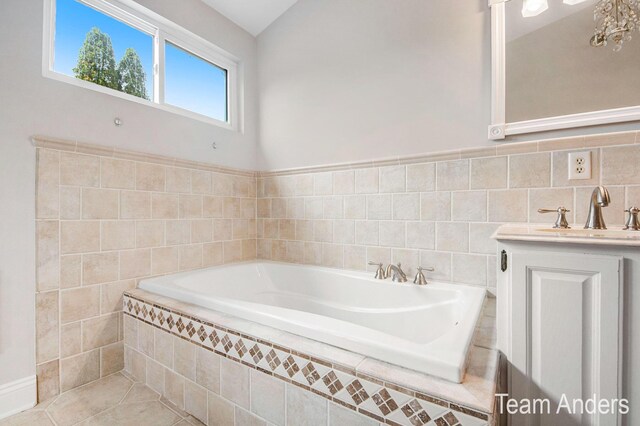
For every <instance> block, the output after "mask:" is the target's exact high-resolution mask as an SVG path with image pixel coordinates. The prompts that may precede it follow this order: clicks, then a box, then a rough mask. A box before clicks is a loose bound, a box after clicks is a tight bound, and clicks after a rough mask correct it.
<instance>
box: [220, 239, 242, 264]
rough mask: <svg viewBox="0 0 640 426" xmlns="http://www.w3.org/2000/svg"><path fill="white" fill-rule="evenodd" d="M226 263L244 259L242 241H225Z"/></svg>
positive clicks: (224, 253)
mask: <svg viewBox="0 0 640 426" xmlns="http://www.w3.org/2000/svg"><path fill="white" fill-rule="evenodd" d="M223 255H224V263H229V262H240V261H241V260H242V241H239V240H236V241H225V242H224V245H223Z"/></svg>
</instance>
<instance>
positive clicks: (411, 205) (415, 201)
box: [393, 192, 420, 220]
mask: <svg viewBox="0 0 640 426" xmlns="http://www.w3.org/2000/svg"><path fill="white" fill-rule="evenodd" d="M393 219H395V220H418V219H420V194H419V193H417V192H414V193H408V194H394V195H393Z"/></svg>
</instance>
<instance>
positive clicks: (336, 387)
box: [123, 293, 490, 426]
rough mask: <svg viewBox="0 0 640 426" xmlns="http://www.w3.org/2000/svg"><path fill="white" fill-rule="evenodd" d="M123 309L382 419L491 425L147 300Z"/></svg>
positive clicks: (412, 424) (482, 417) (130, 300)
mask: <svg viewBox="0 0 640 426" xmlns="http://www.w3.org/2000/svg"><path fill="white" fill-rule="evenodd" d="M123 310H124V313H125V315H129V316H131V317H133V318H135V319H138V320H140V321H143V322H145V323H147V324H150V325H152V326H154V327H156V328H158V329H161V330H163V331H166V332H168V333H171V334H173V335H176V336H178V337H181V338H182V339H184V340H187V341H189V342H192V343H194V344H196V345H198V346H200V347H203V348H206V349H208V350H210V351H212V352H215V353H216V354H218V355H220V356H222V357H225V358H227V359H230V360H233V361H236V362H239V363H241V364H243V365H245V366H247V367H250V368H253V369H256V370H258V371H260V372H262V373H264V374H267V375H270V376H272V377H276V378H278V379H280V380H283V381H285V382H287V383H290V384H294V385H296V386H298V387H300V388H302V389H305V390H307V391H310V392H313V393H314V394H316V395H320V396H322V397H324V398H326V399H328V400H330V401H333V402H335V403H337V404H339V405H341V406H343V407H345V408H348V409H350V410H353V411H355V412H358V413H360V414H363V415H365V416H368V417H370V418H373V419H375V420H377V421H379V422H381V423H386V424H389V425H404V426H422V425H428V426H432V425H436V426H454V425H455V426H485V425H488V424H490V423H489V420H490V418H489V416H488V415H487V414H486V413H481V412H477V411H475V410H472V409H468V408H465V407H461V406H459V405H456V404H454V403H449V402H447V401H444V400H440V399H437V398H433V397H431V396H428V395H426V394H424V393H421V392H417V391H415V390H411V389H407V388H404V387H400V386H397V385H395V384H392V383H385V382H383V381H381V380H379V379H376V378H375V377H369V376H366V375H363V374H360V373H356V372H355V371H354V370H353V369H350V368H346V367H344V366H341V365H339V364H335V363H331V362H328V361H326V360H322V359H318V358H316V357H312V356H309V355H306V354H304V353H301V352H298V351H296V350H294V349H291V348H286V347H283V346H280V345H276V344H272V343H270V342H267V341H265V340H262V339H259V338H257V337H253V336H248V335H246V334H243V333H239V332H236V331H234V330H230V329H227V328H224V327H220V326H218V325H215V324H212V323H209V322H207V321H203V320H200V319H198V318H194V317H192V316H189V315H187V314H185V313H182V312H177V311H174V310H171V309H168V308H166V307H163V306H160V305H157V304H152V303H147V302H145V301H143V300H139V299H137V298H134V297H132V296H131V295H129V294H126V293H125V295H124V299H123Z"/></svg>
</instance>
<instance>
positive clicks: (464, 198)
mask: <svg viewBox="0 0 640 426" xmlns="http://www.w3.org/2000/svg"><path fill="white" fill-rule="evenodd" d="M451 219H452V220H454V221H467V222H470V221H474V222H483V221H485V220H487V193H486V192H485V191H461V192H452V193H451Z"/></svg>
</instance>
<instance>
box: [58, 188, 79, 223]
mask: <svg viewBox="0 0 640 426" xmlns="http://www.w3.org/2000/svg"><path fill="white" fill-rule="evenodd" d="M80 208H81V206H80V188H79V187H77V186H61V187H60V219H80Z"/></svg>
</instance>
